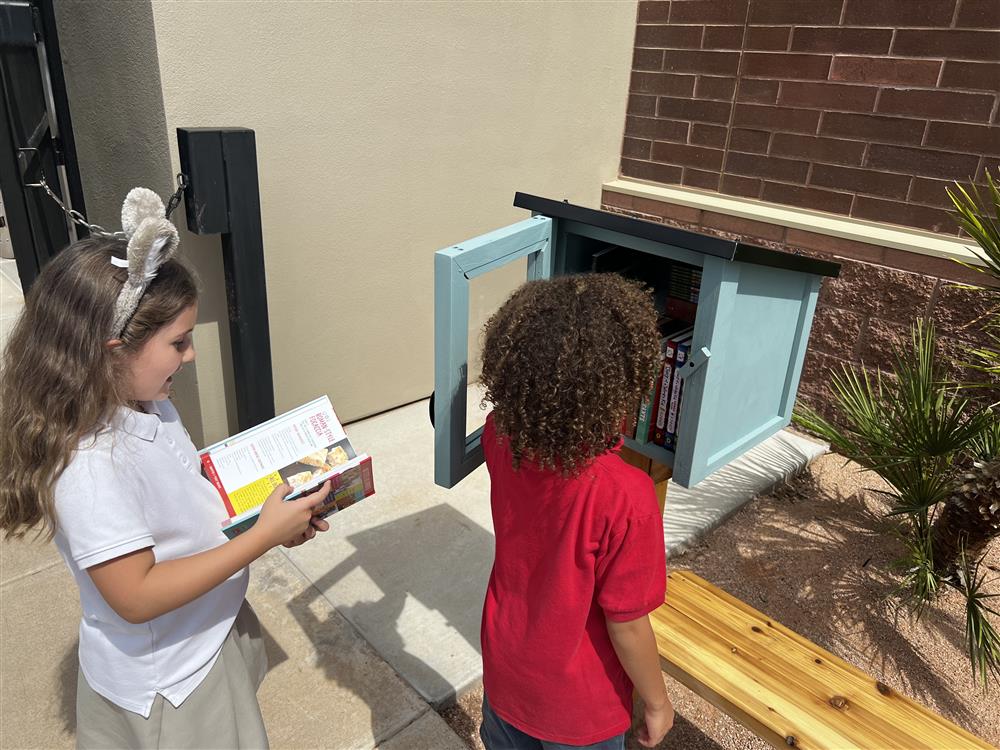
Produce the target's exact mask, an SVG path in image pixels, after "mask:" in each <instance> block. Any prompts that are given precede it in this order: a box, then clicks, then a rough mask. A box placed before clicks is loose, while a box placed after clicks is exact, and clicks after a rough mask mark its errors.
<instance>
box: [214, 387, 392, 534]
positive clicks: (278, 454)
mask: <svg viewBox="0 0 1000 750" xmlns="http://www.w3.org/2000/svg"><path fill="white" fill-rule="evenodd" d="M200 456H201V463H202V470H203V472H204V474H205V476H206V477H207V478H208V480H209V481H210V482H212V484H213V485H214V486H215V489H216V490H217V491H218V492H219V497H220V499H221V500H222V503H223V504H224V505H225V507H226V511H227V512H228V514H229V521H228V522H226V523H225V524H224V525H223V528H222V530H223V532H224V533H225V534H226V536H228V537H230V538H232V537H234V536H236V535H237V534H239V533H241V532H243V531H246V530H247V529H248V528H250V527H251V526H252V525H253V524H254V522H255V521H256V520H257V516H258V514H259V513H260V506H261V505H262V504H263V503H264V500H266V499H267V497H268V495H270V494H271V491H272V490H274V488H275V487H277V486H278V485H280V484H282V483H286V484H288V485H289V486H290V487H291V488H292V492H291V494H290V495H289V496H288V497H287V498H286V500H287V501H294V500H295V499H296V498H298V497H301V496H302V495H303V494H306V493H308V492H310V491H311V490H314V489H316V488H318V487H319V486H320V485H322V484H323V483H324V482H325V481H327V480H330V482H331V488H330V495H329V497H328V498H327V500H326V501H325V502H324V503H323V504H322V505H321V506H320V507H319V508H318V509H317V511H318V512H317V515H320V516H324V517H325V516H327V515H329V514H331V513H334V512H336V511H338V510H342V509H343V508H346V507H348V506H350V505H353V504H354V503H356V502H358V501H359V500H362V499H364V498H365V497H368V496H369V495H372V494H374V492H375V483H374V479H373V476H372V460H371V456H369V455H368V454H365V453H358V452H357V451H355V449H354V446H352V445H351V441H350V439H349V438H348V437H347V433H346V432H345V431H344V428H343V426H342V425H341V424H340V420H338V419H337V415H336V413H335V412H334V410H333V405H332V404H331V403H330V399H329V398H328V397H327V396H322V397H320V398H317V399H315V400H313V401H310V402H309V403H307V404H303V405H302V406H300V407H298V408H296V409H292V410H291V411H288V412H286V413H285V414H282V415H280V416H278V417H275V418H274V419H270V420H268V421H267V422H264V423H263V424H260V425H258V426H256V427H253V428H251V429H249V430H246V431H244V432H241V433H239V434H238V435H234V436H232V437H230V438H227V439H226V440H222V441H220V442H218V443H216V444H214V445H210V446H209V447H207V448H205V449H204V450H203V451H201V453H200Z"/></svg>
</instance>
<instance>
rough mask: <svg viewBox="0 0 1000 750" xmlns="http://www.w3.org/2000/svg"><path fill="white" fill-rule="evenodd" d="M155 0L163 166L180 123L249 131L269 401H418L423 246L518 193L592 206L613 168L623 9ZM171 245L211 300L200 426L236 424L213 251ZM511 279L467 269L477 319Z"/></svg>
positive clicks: (426, 256) (426, 316)
mask: <svg viewBox="0 0 1000 750" xmlns="http://www.w3.org/2000/svg"><path fill="white" fill-rule="evenodd" d="M152 9H153V17H154V23H155V31H156V45H157V50H156V51H157V55H158V58H159V65H160V77H161V80H162V85H163V103H164V111H165V115H166V125H167V132H168V134H169V138H168V142H169V145H170V149H171V159H172V160H173V166H174V168H175V170H176V168H177V167H178V162H177V154H176V137H175V135H174V130H175V128H177V127H183V126H200V127H212V126H244V127H249V128H252V129H254V130H255V131H256V134H257V150H258V165H259V173H260V190H261V204H262V211H263V226H264V245H265V254H266V265H267V290H268V297H269V306H270V320H271V342H272V354H273V365H274V382H275V400H276V406H277V408H278V410H279V411H280V410H283V409H286V408H289V407H291V406H294V405H296V404H298V403H300V402H303V401H305V400H307V399H309V398H312V397H315V396H316V395H319V394H323V393H327V394H329V395H330V397H331V398H332V399H333V402H334V404H335V406H336V407H337V410H338V413H339V414H340V416H341V418H342V419H343V420H345V421H349V420H352V419H355V418H358V417H360V416H364V415H367V414H371V413H374V412H377V411H381V410H384V409H387V408H391V407H393V406H396V405H399V404H402V403H406V402H409V401H412V400H415V399H418V398H422V397H424V396H427V395H428V394H429V393H430V391H431V389H432V388H433V331H432V322H433V271H432V268H433V261H432V256H433V253H434V251H435V250H437V249H438V248H440V247H444V246H447V245H450V244H452V243H454V242H457V241H459V240H462V239H465V238H467V237H470V236H473V235H476V234H479V233H482V232H485V231H488V230H491V229H494V228H497V227H499V226H502V225H504V224H508V223H512V222H515V221H518V220H520V219H523V218H526V217H527V215H528V214H527V213H526V212H525V211H523V210H521V209H515V208H513V207H512V206H511V200H512V198H513V195H514V192H515V191H516V190H523V191H527V192H533V193H537V194H540V195H544V196H547V197H551V198H557V199H563V198H566V199H569V200H570V201H572V202H576V203H581V204H584V205H589V206H594V207H596V206H598V205H599V201H600V191H601V183H602V182H603V181H605V180H607V179H610V178H613V177H614V176H615V175H616V174H617V165H618V157H619V154H620V147H621V136H622V126H623V122H624V110H625V99H626V92H627V88H628V75H629V64H630V59H631V47H632V41H633V35H634V30H635V11H636V8H635V3H634V2H622V1H620V0H614V1H612V2H573V3H562V2H529V3H483V2H428V3H422V2H382V3H353V2H352V3H332V2H330V3H278V2H270V3H260V2H186V1H178V0H162V1H154V2H153V4H152ZM179 223H183V220H181V221H180V222H179ZM184 242H185V244H186V245H187V249H188V254H189V256H190V255H192V254H193V255H194V256H195V257H196V260H197V262H198V263H199V270H200V272H201V273H202V276H203V280H204V282H205V285H206V292H207V295H208V296H209V297H212V298H213V299H206V303H205V307H206V309H205V310H204V311H203V316H202V320H203V322H202V325H200V326H199V330H198V338H197V343H198V344H199V346H200V351H199V360H200V361H199V366H198V371H197V373H198V377H197V380H198V399H199V402H200V410H199V411H200V415H201V418H202V420H203V427H204V429H203V432H204V438H205V439H206V440H211V439H213V438H216V437H219V436H221V435H223V434H224V433H225V432H227V431H228V430H230V429H232V428H233V427H234V425H232V424H231V423H230V422H229V419H230V415H231V412H232V410H231V408H227V406H226V398H231V388H229V387H227V381H228V380H229V379H230V378H228V377H227V376H226V375H225V374H224V369H223V368H222V366H221V364H220V363H221V362H222V361H223V359H224V357H225V356H227V349H226V346H227V342H226V340H225V339H226V336H225V335H224V333H225V332H224V331H222V335H219V331H220V330H221V329H224V328H225V325H226V319H225V308H224V305H219V304H218V300H219V299H221V297H222V295H223V294H224V291H223V287H222V282H221V270H220V269H219V267H218V264H213V263H214V262H212V261H210V257H211V256H212V255H213V254H215V253H217V243H215V242H213V241H211V239H208V238H194V237H192V236H190V235H186V236H185V238H184ZM519 274H520V275H518V272H515V273H508V274H507V275H506V276H505V277H502V278H498V279H496V280H490V281H487V282H484V283H477V284H476V285H475V286H474V287H473V293H474V304H473V307H474V313H473V314H474V317H476V318H478V319H481V318H482V317H483V316H484V315H486V314H487V313H488V312H489V311H490V310H491V309H492V307H493V306H494V305H495V304H497V303H498V302H499V301H500V300H501V299H502V298H503V296H504V295H505V294H506V292H507V290H508V289H510V288H512V287H513V286H514V285H516V284H517V283H518V282H519V281H520V280H522V279H523V266H522V267H521V269H520V271H519ZM208 308H211V309H208ZM227 393H228V394H229V395H228V396H227Z"/></svg>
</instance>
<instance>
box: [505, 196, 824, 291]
mask: <svg viewBox="0 0 1000 750" xmlns="http://www.w3.org/2000/svg"><path fill="white" fill-rule="evenodd" d="M514 205H515V206H517V207H518V208H526V209H528V210H530V211H535V212H537V213H540V214H543V215H545V216H551V217H552V218H554V219H568V220H570V221H578V222H580V223H581V224H589V225H591V226H595V227H600V228H602V229H608V230H610V231H612V232H621V233H622V234H628V235H631V236H633V237H641V238H642V239H645V240H651V241H653V242H662V243H663V244H665V245H674V246H676V247H682V248H685V249H686V250H693V251H694V252H697V253H702V254H704V255H714V256H716V257H719V258H725V259H726V260H732V261H739V262H741V263H754V264H756V265H759V266H770V267H772V268H785V269H788V270H790V271H799V272H801V273H814V274H817V275H819V276H834V277H836V276H839V275H840V264H839V263H832V262H830V261H826V260H818V259H816V258H810V257H809V256H806V255H796V254H794V253H785V252H781V251H780V250H771V249H769V248H766V247H758V246H757V245H750V244H748V243H746V242H737V241H735V240H724V239H722V238H721V237H714V236H712V235H708V234H700V233H698V232H689V231H687V230H685V229H676V228H674V227H670V226H667V225H665V224H656V223H654V222H652V221H645V220H644V219H636V218H634V217H632V216H623V215H621V214H613V213H609V212H607V211H598V210H595V209H593V208H584V207H583V206H574V205H573V204H572V203H564V202H562V201H555V200H552V199H550V198H540V197H538V196H537V195H528V194H527V193H515V194H514Z"/></svg>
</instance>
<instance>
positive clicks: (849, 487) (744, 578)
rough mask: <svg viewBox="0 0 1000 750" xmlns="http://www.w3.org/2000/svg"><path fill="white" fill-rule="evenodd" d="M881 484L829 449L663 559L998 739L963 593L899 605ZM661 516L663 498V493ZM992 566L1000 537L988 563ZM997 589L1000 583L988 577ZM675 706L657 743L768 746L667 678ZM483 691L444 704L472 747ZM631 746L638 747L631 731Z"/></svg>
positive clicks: (685, 748) (682, 748) (997, 562)
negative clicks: (670, 724) (922, 604)
mask: <svg viewBox="0 0 1000 750" xmlns="http://www.w3.org/2000/svg"><path fill="white" fill-rule="evenodd" d="M884 486H885V485H883V484H882V483H881V480H879V479H878V477H875V476H874V475H871V474H867V473H861V472H859V471H858V467H857V466H856V465H854V464H845V462H844V460H843V458H841V457H839V456H835V455H827V456H823V457H821V458H820V459H818V460H817V461H815V462H814V463H813V464H812V466H810V468H809V469H808V471H806V472H804V473H803V474H802V476H800V477H799V478H798V479H796V480H795V481H793V482H792V483H790V484H788V485H785V486H783V487H781V488H779V489H778V490H776V491H775V492H773V493H772V494H770V495H767V496H764V497H760V498H757V499H756V500H754V501H753V502H750V503H748V504H747V505H746V506H744V507H743V508H742V509H741V510H740V511H739V512H738V513H737V514H735V515H734V516H733V517H732V518H730V519H729V520H728V521H727V522H726V523H724V524H723V525H722V526H720V527H719V528H717V529H716V530H715V531H713V532H712V533H711V534H709V535H708V536H707V537H706V538H705V540H704V541H703V542H702V543H701V544H700V545H699V546H697V547H696V548H694V549H693V550H691V551H690V552H688V553H687V554H685V555H683V556H681V557H677V558H674V559H671V560H669V561H668V566H670V567H672V568H676V569H688V570H693V571H694V572H696V573H697V574H699V575H701V576H703V577H704V578H706V579H708V580H709V581H711V582H712V583H714V584H716V585H717V586H719V587H721V588H723V589H725V590H727V591H729V592H730V593H732V594H733V595H735V596H737V597H739V598H740V599H743V600H744V601H746V602H748V603H749V604H750V605H751V606H753V607H755V608H757V609H759V610H761V611H763V612H765V613H766V614H768V615H770V616H772V617H773V618H775V619H776V620H778V621H779V622H781V623H783V624H784V625H786V626H788V627H790V628H791V629H793V630H795V631H797V632H798V633H800V634H801V635H802V636H804V637H806V638H808V639H809V640H811V641H813V642H815V643H817V644H819V645H820V646H823V647H824V648H826V649H827V650H829V651H832V652H833V653H835V654H837V655H838V656H840V657H841V658H843V659H845V660H846V661H848V662H850V663H852V664H854V665H856V666H857V667H859V668H861V669H863V670H864V671H866V672H868V673H869V674H871V675H872V676H873V677H876V678H878V679H880V680H882V682H884V683H886V684H887V685H889V686H890V687H892V688H894V689H896V690H898V691H900V692H902V693H904V694H906V695H908V696H910V697H911V698H914V699H916V700H917V701H918V702H920V703H923V704H924V705H926V706H928V707H930V708H931V709H933V710H935V711H937V712H938V713H940V714H941V715H943V716H945V717H946V718H948V719H950V720H951V721H953V722H955V723H956V724H958V725H960V726H962V727H964V728H966V729H968V730H969V731H971V732H973V733H975V734H977V735H979V736H980V737H982V738H983V739H985V740H986V741H988V742H990V743H991V744H994V745H997V744H1000V721H998V717H1000V685H996V686H994V687H993V689H992V690H991V691H990V692H989V693H987V692H984V691H983V690H981V689H980V688H979V687H978V686H977V685H976V683H975V682H974V681H973V679H972V677H971V672H970V667H969V661H968V657H967V655H966V650H965V636H964V629H965V615H964V607H963V604H962V601H961V597H960V596H958V595H957V594H955V593H954V592H951V591H949V592H946V593H945V594H944V595H943V596H942V597H941V598H940V599H939V601H938V602H936V603H935V604H934V605H933V606H931V607H928V608H927V609H926V610H925V611H924V614H923V615H922V617H921V619H920V620H919V621H914V620H913V618H911V617H910V616H909V615H908V614H907V612H906V611H905V610H902V611H901V610H899V609H898V607H897V606H896V603H897V599H896V598H895V597H894V592H895V591H896V587H897V585H898V578H897V577H896V576H895V575H894V574H893V570H892V563H893V561H894V560H895V559H896V558H897V557H898V556H899V555H900V553H901V546H900V545H899V543H898V542H897V541H896V540H895V538H894V537H893V525H892V522H891V521H890V520H888V519H886V518H885V516H884V513H885V511H886V509H887V506H886V504H885V503H884V502H883V501H882V499H881V498H880V497H878V496H877V495H876V494H875V493H874V492H872V491H871V490H872V489H879V488H884ZM667 512H668V513H669V512H670V497H669V495H668V496H667ZM986 563H987V565H988V566H989V567H990V571H988V572H989V573H990V575H991V576H994V577H996V574H997V573H998V572H1000V545H998V544H996V543H994V544H993V546H992V548H991V549H990V551H989V554H988V556H987V559H986ZM992 590H993V591H994V592H998V593H1000V582H998V581H996V580H995V581H994V582H993V585H992ZM664 680H665V682H666V684H667V688H668V690H669V692H670V696H671V698H672V700H673V702H674V707H675V708H676V710H677V721H676V723H675V724H674V729H673V731H671V732H670V734H669V735H667V739H665V740H664V741H663V742H662V743H661V744H660V745H659V746H658V747H660V748H671V749H672V750H722V749H724V750H767V748H768V747H769V746H768V745H767V744H766V743H764V742H763V741H762V740H760V739H758V738H756V737H754V736H753V735H752V734H751V733H750V732H749V731H748V730H746V729H744V728H743V727H742V726H740V725H739V724H737V723H736V722H734V721H733V720H731V719H730V718H729V717H728V716H726V715H725V714H723V713H722V712H720V711H719V710H717V709H716V708H715V707H713V706H712V705H710V704H709V703H707V702H706V701H704V700H702V699H701V698H699V697H698V696H696V695H695V694H694V693H692V692H690V691H689V690H688V689H687V688H685V687H684V686H682V685H680V684H679V683H676V682H674V681H673V680H672V679H671V678H669V677H664ZM481 702H482V688H481V687H480V688H478V689H476V690H473V691H471V692H469V693H468V694H466V695H464V696H462V697H461V698H460V699H459V701H458V702H457V704H456V705H454V706H452V707H450V708H448V709H445V710H443V711H442V716H443V717H444V719H445V721H447V722H448V724H449V725H450V726H451V728H452V729H453V730H454V731H455V732H456V733H457V734H458V735H459V736H460V737H462V738H463V739H464V740H465V741H466V743H467V744H468V746H469V747H470V748H476V749H477V750H481V749H482V743H481V742H480V741H479V736H478V727H479V720H480V710H479V707H480V704H481ZM627 747H628V748H629V749H630V750H637V749H638V748H640V747H641V746H640V745H639V744H638V742H636V741H635V739H634V738H633V737H631V736H630V737H629V742H628V745H627Z"/></svg>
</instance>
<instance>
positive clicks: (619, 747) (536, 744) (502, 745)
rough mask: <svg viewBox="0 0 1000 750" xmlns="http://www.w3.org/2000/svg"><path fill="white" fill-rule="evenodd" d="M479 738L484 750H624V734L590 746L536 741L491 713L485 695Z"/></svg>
mask: <svg viewBox="0 0 1000 750" xmlns="http://www.w3.org/2000/svg"><path fill="white" fill-rule="evenodd" d="M479 736H480V737H481V738H482V740H483V744H484V745H485V746H486V750H624V748H625V733H624V732H622V733H621V734H619V735H617V736H615V737H610V738H608V739H606V740H601V741H600V742H595V743H594V744H592V745H564V744H562V743H559V742H547V741H545V740H539V739H536V738H534V737H532V736H531V735H530V734H525V733H524V732H522V731H521V730H520V729H518V728H517V727H514V726H511V725H510V724H508V723H507V722H506V721H504V720H503V719H501V718H500V717H499V716H497V715H496V714H495V713H493V709H492V708H490V703H489V701H488V700H487V699H486V695H485V694H484V695H483V723H482V724H480V725H479Z"/></svg>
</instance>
